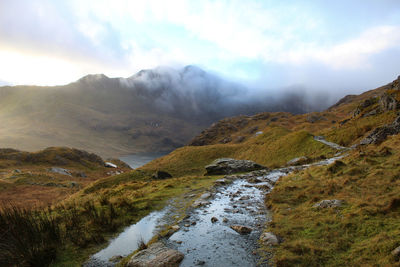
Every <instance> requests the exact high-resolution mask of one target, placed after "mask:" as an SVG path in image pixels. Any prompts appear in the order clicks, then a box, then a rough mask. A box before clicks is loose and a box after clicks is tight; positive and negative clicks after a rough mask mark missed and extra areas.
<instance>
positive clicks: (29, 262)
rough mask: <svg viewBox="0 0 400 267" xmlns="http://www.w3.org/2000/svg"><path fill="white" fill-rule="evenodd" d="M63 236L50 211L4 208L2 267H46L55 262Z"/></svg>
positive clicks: (0, 227)
mask: <svg viewBox="0 0 400 267" xmlns="http://www.w3.org/2000/svg"><path fill="white" fill-rule="evenodd" d="M62 234H63V233H62V230H61V228H60V225H59V224H58V221H57V219H56V218H55V217H54V215H53V214H51V211H50V210H42V211H35V210H30V209H24V208H21V207H15V206H11V205H5V206H3V207H2V209H1V210H0V265H1V266H47V265H49V264H50V263H51V262H52V261H53V260H54V259H55V258H56V253H57V249H58V248H59V247H60V246H61V244H62V241H63V235H62Z"/></svg>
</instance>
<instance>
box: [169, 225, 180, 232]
mask: <svg viewBox="0 0 400 267" xmlns="http://www.w3.org/2000/svg"><path fill="white" fill-rule="evenodd" d="M171 229H172V230H173V231H175V232H176V231H179V229H181V228H180V227H179V225H173V226H171Z"/></svg>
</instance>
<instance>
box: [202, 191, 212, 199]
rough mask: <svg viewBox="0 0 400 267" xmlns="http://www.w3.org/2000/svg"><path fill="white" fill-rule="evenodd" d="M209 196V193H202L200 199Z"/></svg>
mask: <svg viewBox="0 0 400 267" xmlns="http://www.w3.org/2000/svg"><path fill="white" fill-rule="evenodd" d="M210 197H211V193H208V192H207V193H204V194H202V195H201V196H200V199H208V198H210Z"/></svg>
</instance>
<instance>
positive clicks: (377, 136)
mask: <svg viewBox="0 0 400 267" xmlns="http://www.w3.org/2000/svg"><path fill="white" fill-rule="evenodd" d="M398 133H400V116H399V117H397V118H396V119H395V120H394V121H393V122H392V123H391V124H387V125H384V126H382V127H378V128H376V129H375V130H373V131H372V132H371V133H370V134H369V135H368V136H367V137H365V138H364V139H363V140H361V142H360V145H368V144H380V143H382V142H383V141H385V140H386V138H387V137H388V136H389V135H395V134H398Z"/></svg>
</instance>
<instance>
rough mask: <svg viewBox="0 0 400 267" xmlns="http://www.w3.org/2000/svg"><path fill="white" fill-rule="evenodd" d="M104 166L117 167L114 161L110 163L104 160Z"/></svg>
mask: <svg viewBox="0 0 400 267" xmlns="http://www.w3.org/2000/svg"><path fill="white" fill-rule="evenodd" d="M104 166H105V167H107V168H118V166H117V165H115V164H114V163H111V162H104Z"/></svg>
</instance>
